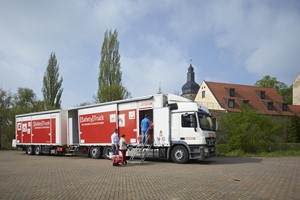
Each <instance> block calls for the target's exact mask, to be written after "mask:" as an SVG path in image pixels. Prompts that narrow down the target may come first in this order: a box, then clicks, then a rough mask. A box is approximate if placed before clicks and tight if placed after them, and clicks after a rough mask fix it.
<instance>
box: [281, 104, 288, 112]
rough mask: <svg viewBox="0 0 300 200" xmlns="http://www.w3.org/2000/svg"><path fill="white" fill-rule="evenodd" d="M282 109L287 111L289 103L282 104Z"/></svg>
mask: <svg viewBox="0 0 300 200" xmlns="http://www.w3.org/2000/svg"><path fill="white" fill-rule="evenodd" d="M281 108H282V111H287V110H288V104H287V103H283V104H282V105H281Z"/></svg>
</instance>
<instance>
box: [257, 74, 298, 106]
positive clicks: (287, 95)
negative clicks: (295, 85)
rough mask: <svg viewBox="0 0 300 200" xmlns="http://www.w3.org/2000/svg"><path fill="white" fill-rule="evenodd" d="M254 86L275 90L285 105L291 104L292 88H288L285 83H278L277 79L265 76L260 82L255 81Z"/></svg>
mask: <svg viewBox="0 0 300 200" xmlns="http://www.w3.org/2000/svg"><path fill="white" fill-rule="evenodd" d="M255 85H256V86H261V87H269V88H275V89H276V90H277V92H278V93H279V94H280V95H281V96H282V98H283V100H284V101H285V102H286V103H288V104H292V95H293V94H292V92H293V90H292V86H290V87H288V86H287V85H286V84H285V83H283V82H281V81H278V80H277V78H275V77H271V76H269V75H266V76H264V77H263V78H262V79H261V80H258V81H256V83H255Z"/></svg>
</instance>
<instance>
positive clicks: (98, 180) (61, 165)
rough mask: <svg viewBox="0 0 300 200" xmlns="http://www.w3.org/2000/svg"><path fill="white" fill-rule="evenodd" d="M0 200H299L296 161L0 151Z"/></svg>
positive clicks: (299, 167)
mask: <svg viewBox="0 0 300 200" xmlns="http://www.w3.org/2000/svg"><path fill="white" fill-rule="evenodd" d="M0 199H3V200H4V199H5V200H9V199H16V200H22V199H60V200H62V199H63V200H64V199H118V200H121V199H173V200H179V199H183V200H186V199H222V200H223V199H241V200H244V199H284V200H285V199H300V157H281V158H214V159H211V160H209V161H202V162H200V161H198V162H192V163H188V164H183V165H182V164H181V165H180V164H175V163H172V162H162V161H145V163H144V164H142V165H140V164H138V163H137V161H136V163H133V164H131V165H126V166H120V167H112V164H111V161H110V160H105V159H91V158H87V157H85V156H72V157H68V156H60V157H59V156H35V155H32V156H29V155H26V154H25V153H24V152H22V151H0Z"/></svg>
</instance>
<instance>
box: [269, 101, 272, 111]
mask: <svg viewBox="0 0 300 200" xmlns="http://www.w3.org/2000/svg"><path fill="white" fill-rule="evenodd" d="M268 110H273V102H268Z"/></svg>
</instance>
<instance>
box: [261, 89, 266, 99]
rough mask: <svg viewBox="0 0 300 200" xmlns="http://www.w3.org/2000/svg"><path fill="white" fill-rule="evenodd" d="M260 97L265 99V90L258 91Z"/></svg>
mask: <svg viewBox="0 0 300 200" xmlns="http://www.w3.org/2000/svg"><path fill="white" fill-rule="evenodd" d="M260 98H261V99H265V98H266V92H265V91H260Z"/></svg>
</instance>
